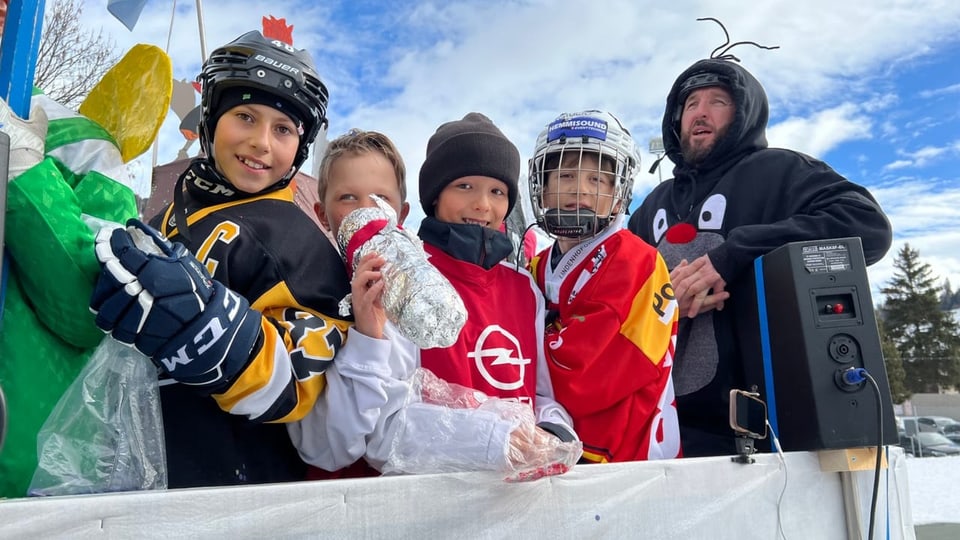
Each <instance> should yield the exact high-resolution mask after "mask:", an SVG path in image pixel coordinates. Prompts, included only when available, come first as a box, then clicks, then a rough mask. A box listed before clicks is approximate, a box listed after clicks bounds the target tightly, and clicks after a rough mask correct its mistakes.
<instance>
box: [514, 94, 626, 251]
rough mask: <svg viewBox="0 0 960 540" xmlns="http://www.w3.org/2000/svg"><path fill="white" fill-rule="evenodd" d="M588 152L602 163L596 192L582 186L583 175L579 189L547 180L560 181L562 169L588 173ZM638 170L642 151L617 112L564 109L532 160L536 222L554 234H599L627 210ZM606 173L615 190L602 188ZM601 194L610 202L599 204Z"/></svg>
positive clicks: (539, 142) (542, 135)
mask: <svg viewBox="0 0 960 540" xmlns="http://www.w3.org/2000/svg"><path fill="white" fill-rule="evenodd" d="M585 155H588V156H589V155H593V156H594V157H595V161H594V162H595V163H597V165H596V167H597V169H595V171H596V173H597V175H596V178H597V181H598V184H597V186H598V187H597V188H596V189H595V190H593V192H592V193H591V192H584V191H583V190H582V187H581V182H580V181H579V176H578V180H577V182H575V185H576V188H574V189H576V192H573V191H563V192H561V191H560V189H549V190H548V189H547V181H548V180H554V181H555V182H556V181H557V180H556V179H555V178H557V179H558V178H559V177H560V171H561V169H562V170H564V171H567V170H571V171H573V170H579V172H580V173H581V174H582V173H583V172H586V171H585V169H584V167H583V157H584V156H585ZM639 172H640V152H639V150H638V149H637V145H636V143H635V142H634V141H633V137H631V136H630V132H629V131H628V130H627V129H626V128H625V127H624V126H623V124H621V123H620V121H619V120H618V119H617V118H616V117H615V116H613V115H612V114H610V113H608V112H604V111H597V110H588V111H582V112H576V113H565V114H561V115H560V116H558V117H557V119H556V120H554V121H553V122H550V124H548V125H547V127H546V128H545V129H544V130H543V131H542V132H541V133H540V135H539V136H538V137H537V146H536V149H535V150H534V152H533V157H532V158H531V159H530V174H529V184H530V200H531V202H532V204H533V211H534V214H535V215H536V218H537V225H539V226H540V227H541V228H542V229H543V230H545V231H546V232H547V233H549V234H550V235H551V236H554V237H565V238H589V237H592V236H595V235H596V234H598V233H599V232H601V231H603V230H604V229H605V228H607V227H608V226H609V225H610V224H611V223H612V222H613V221H614V220H615V219H616V218H617V217H618V216H619V215H621V214H623V213H625V212H626V211H627V207H628V206H629V205H630V198H631V197H632V195H633V181H634V179H635V178H636V176H637V174H638V173H639ZM554 173H555V174H554ZM551 174H553V177H551ZM602 177H605V178H607V179H609V180H611V181H612V188H613V189H612V192H610V193H603V192H602V191H606V190H601V189H600V178H602ZM602 198H609V199H610V204H609V205H607V204H600V201H601V199H602ZM601 210H602V212H601V213H599V214H598V212H599V211H601Z"/></svg>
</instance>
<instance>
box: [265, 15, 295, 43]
mask: <svg viewBox="0 0 960 540" xmlns="http://www.w3.org/2000/svg"><path fill="white" fill-rule="evenodd" d="M263 37H265V38H267V39H279V40H280V41H282V42H284V43H286V44H287V45H293V25H292V24H291V25H290V26H287V20H286V19H277V18H276V17H274V16H273V15H270V18H269V19H268V18H266V17H264V18H263Z"/></svg>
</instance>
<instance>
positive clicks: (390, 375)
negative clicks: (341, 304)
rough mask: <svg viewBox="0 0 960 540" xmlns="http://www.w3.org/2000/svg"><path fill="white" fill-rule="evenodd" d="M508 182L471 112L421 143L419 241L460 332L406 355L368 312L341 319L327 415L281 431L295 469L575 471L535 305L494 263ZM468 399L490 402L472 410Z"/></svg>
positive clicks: (491, 141)
mask: <svg viewBox="0 0 960 540" xmlns="http://www.w3.org/2000/svg"><path fill="white" fill-rule="evenodd" d="M519 174H520V153H519V152H518V151H517V148H516V146H514V145H513V143H511V142H510V141H509V140H508V139H507V138H506V137H505V136H504V135H503V133H502V132H501V131H500V130H499V129H498V128H497V127H496V126H495V125H494V124H493V122H491V121H490V119H489V118H487V117H486V116H484V115H482V114H479V113H470V114H467V115H466V116H465V117H463V119H462V120H457V121H454V122H448V123H445V124H443V125H441V126H440V127H439V128H438V129H437V131H436V133H435V134H434V135H433V136H432V137H431V138H430V141H429V142H428V143H427V157H426V160H425V161H424V163H423V166H422V167H421V169H420V204H421V205H422V206H423V210H424V212H426V214H427V217H426V219H424V220H423V222H422V223H421V226H420V231H419V236H420V238H421V239H422V240H423V242H424V249H425V250H426V252H427V254H428V256H429V260H430V262H431V263H432V264H433V265H434V266H435V267H436V268H437V269H438V270H439V271H440V273H442V274H443V275H444V276H445V277H446V278H447V279H448V280H449V281H450V283H451V284H452V285H453V287H454V289H455V290H456V291H457V293H458V294H459V296H460V297H461V299H462V300H463V304H464V306H465V307H466V311H467V321H466V324H465V325H464V326H463V328H462V330H461V331H460V334H459V335H458V337H457V341H456V342H455V343H454V344H453V345H452V346H450V347H442V348H441V347H437V348H432V349H420V348H418V347H417V346H416V345H415V344H414V343H413V342H411V341H410V340H408V339H406V338H405V337H404V336H403V335H401V334H400V333H399V332H398V331H397V329H396V327H395V326H393V325H392V324H389V323H386V322H385V319H386V317H385V316H384V315H383V313H382V311H383V309H382V306H380V312H381V313H380V316H376V315H375V314H372V313H371V311H370V310H369V309H366V310H358V311H355V316H356V318H357V324H356V326H355V327H354V328H352V329H351V330H350V338H349V345H348V346H346V347H344V349H343V351H342V353H341V355H340V356H338V358H337V364H336V366H335V367H334V368H333V370H334V371H335V372H336V373H337V376H336V378H333V377H331V378H330V379H329V381H330V383H329V385H328V387H327V391H326V393H325V395H324V397H323V398H322V400H321V401H320V402H318V405H317V406H318V407H320V408H323V407H326V409H327V410H330V411H334V410H335V411H336V414H315V415H310V416H308V417H307V418H306V419H305V420H303V421H302V422H301V423H300V425H299V431H297V430H293V431H292V434H293V436H294V440H295V442H296V443H297V445H298V447H299V448H300V453H301V457H303V458H304V459H305V460H306V461H307V462H309V463H312V464H314V465H317V466H318V467H321V468H325V469H328V470H335V469H338V468H343V467H347V466H349V465H351V464H352V463H353V462H354V461H355V460H357V459H359V458H361V457H363V458H365V459H366V461H367V462H368V463H369V464H370V465H372V466H373V467H374V468H376V469H377V470H379V471H382V472H384V473H397V472H399V473H435V472H450V471H464V470H494V471H498V472H500V473H505V474H507V475H508V476H509V478H511V479H520V480H528V479H534V478H539V477H541V476H547V475H553V474H560V473H563V472H565V471H567V470H568V469H569V468H570V467H571V466H573V464H574V463H576V462H577V460H578V459H579V457H580V452H581V445H580V442H579V440H577V437H576V435H575V433H574V431H573V427H572V422H571V421H570V416H569V415H568V414H567V412H566V410H564V408H563V407H561V406H560V405H559V404H558V403H557V402H556V400H554V398H553V385H552V384H551V382H550V373H549V371H548V370H547V366H546V364H545V356H544V352H543V338H542V336H543V318H544V303H543V297H542V296H541V295H540V293H539V291H538V290H537V288H536V285H535V284H534V282H533V279H532V277H531V276H530V274H529V273H527V272H526V271H525V270H523V269H520V268H517V267H515V266H512V265H510V264H507V263H505V262H503V260H504V258H506V257H507V255H509V254H510V253H511V251H512V250H513V246H512V244H511V243H510V241H509V239H508V238H507V237H506V235H505V234H504V233H502V232H500V231H499V230H498V228H499V227H500V225H501V224H502V223H503V221H504V219H505V218H506V216H507V214H508V212H509V211H510V209H511V207H512V206H513V205H514V204H515V203H516V200H517V179H518V177H519ZM364 178H365V177H364V176H363V175H359V174H358V175H357V177H356V179H355V181H354V183H355V185H356V186H360V185H362V183H363V182H364V181H365V180H364ZM358 189H359V188H358ZM354 191H356V190H354ZM382 264H383V259H381V258H377V257H370V256H369V255H368V256H366V257H365V258H364V259H362V260H361V262H360V263H359V265H358V266H357V269H356V272H355V273H354V276H355V279H354V283H353V289H352V292H353V303H354V305H355V306H356V305H358V303H359V305H365V306H369V305H376V300H377V298H379V295H380V294H382V293H381V291H382V290H383V288H382V287H378V286H377V284H378V282H379V281H380V280H381V279H382V274H381V273H380V268H379V266H380V265H382ZM374 323H377V324H374ZM359 328H365V329H367V333H364V332H360V331H359V330H358V329H359ZM480 392H482V393H483V394H485V395H486V396H489V397H492V398H500V399H497V400H485V398H480V399H477V397H476V396H477V395H478V394H480ZM438 395H443V396H447V397H449V396H451V395H452V399H456V400H459V401H457V403H456V404H450V403H448V402H447V401H446V400H438V399H437V396H438ZM338 396H339V397H338ZM411 397H412V399H411ZM464 402H469V403H470V405H465V404H464ZM481 403H483V407H479V405H480V404H481ZM311 441H313V442H319V443H322V444H314V443H313V442H311Z"/></svg>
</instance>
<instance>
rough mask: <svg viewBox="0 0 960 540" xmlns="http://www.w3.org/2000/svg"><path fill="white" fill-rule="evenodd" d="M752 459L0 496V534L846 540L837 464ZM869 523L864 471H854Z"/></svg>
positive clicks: (900, 492)
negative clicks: (504, 475)
mask: <svg viewBox="0 0 960 540" xmlns="http://www.w3.org/2000/svg"><path fill="white" fill-rule="evenodd" d="M904 462H905V459H904V458H903V455H902V453H901V452H900V451H899V450H893V451H892V453H891V464H892V468H891V469H890V471H889V474H887V472H884V474H883V475H881V482H882V484H881V486H880V490H881V491H880V494H881V498H880V509H879V511H878V529H877V530H878V531H881V533H882V534H883V535H884V537H886V530H887V519H889V526H890V538H894V539H896V538H906V539H912V538H914V533H913V523H912V522H911V518H910V510H909V508H910V505H909V498H908V490H907V479H906V466H905V463H904ZM786 463H787V470H788V482H787V487H786V491H785V492H783V497H782V503H781V505H780V512H779V513H778V511H777V504H778V500H779V499H780V495H781V491H782V490H783V486H784V474H783V471H782V469H781V465H780V461H779V458H778V457H777V456H775V455H770V454H763V455H758V456H757V462H756V463H755V464H752V465H740V464H736V463H732V462H731V461H730V459H729V458H726V457H717V458H698V459H682V460H667V461H650V462H639V463H617V464H610V465H585V466H579V465H578V466H576V467H574V468H573V470H572V471H570V472H569V473H567V474H565V475H561V476H554V477H549V478H544V479H541V480H538V481H536V482H529V483H519V484H504V483H503V481H502V480H501V478H500V475H498V474H495V473H456V474H438V475H425V476H400V477H388V478H365V479H357V480H331V481H323V482H306V483H294V484H276V485H265V486H245V487H233V488H215V489H191V490H170V491H166V492H134V493H123V494H109V495H89V496H81V497H50V498H45V499H23V500H10V501H0V537H4V538H57V537H60V538H110V537H112V538H133V537H136V538H160V537H164V538H176V537H193V538H198V537H203V538H230V539H232V540H236V539H239V538H277V537H311V538H318V537H323V538H357V537H363V538H371V539H376V538H391V539H392V538H452V537H458V538H520V537H522V538H711V539H717V540H723V539H730V540H743V539H749V538H758V539H773V538H779V537H780V536H779V532H778V521H777V520H778V517H777V516H778V514H779V515H780V516H782V517H783V532H784V534H785V535H786V537H787V538H817V539H818V540H831V539H838V540H840V539H844V540H845V539H846V538H847V524H846V518H845V517H844V495H843V492H842V489H841V481H840V474H841V473H833V472H822V471H821V470H820V465H819V461H818V458H817V455H816V454H815V453H806V452H803V453H788V454H787V455H786ZM853 475H854V476H853V478H854V480H855V488H856V493H857V497H856V498H857V499H858V501H859V503H860V516H861V523H860V524H859V525H860V530H862V531H863V536H866V520H867V518H868V517H869V510H868V508H867V507H868V505H869V501H870V489H871V487H872V482H873V473H872V471H864V472H857V473H853Z"/></svg>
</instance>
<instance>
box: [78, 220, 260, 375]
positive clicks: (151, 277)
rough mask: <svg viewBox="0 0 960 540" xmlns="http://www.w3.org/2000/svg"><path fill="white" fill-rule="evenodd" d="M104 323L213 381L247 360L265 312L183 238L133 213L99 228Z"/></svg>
mask: <svg viewBox="0 0 960 540" xmlns="http://www.w3.org/2000/svg"><path fill="white" fill-rule="evenodd" d="M96 254H97V259H98V260H99V261H100V265H101V272H100V276H99V278H98V279H97V283H96V286H95V287H94V291H93V296H92V297H91V299H90V309H91V311H93V312H94V313H96V315H97V316H96V323H97V326H99V327H100V329H101V330H103V331H104V332H108V333H110V335H111V336H113V338H114V339H116V340H117V341H119V342H121V343H126V344H127V345H132V346H133V347H135V348H136V349H137V350H138V351H140V352H141V353H143V354H144V355H145V356H147V357H149V358H151V359H152V360H153V361H154V363H155V364H157V366H158V367H160V368H161V369H163V370H164V371H166V372H168V373H169V374H170V375H171V376H172V377H173V378H175V379H177V380H178V381H181V382H184V383H188V384H198V385H209V384H214V383H219V382H220V381H222V380H224V379H230V378H232V376H233V375H235V374H236V373H237V372H239V370H240V369H242V368H243V366H244V365H246V362H247V360H248V358H249V355H250V351H251V349H252V347H253V344H254V343H255V342H256V339H257V338H258V337H259V334H260V317H259V314H257V312H255V311H253V310H251V309H250V304H249V303H248V302H247V300H246V299H244V298H243V297H242V296H240V295H238V294H236V293H234V292H233V291H231V290H229V289H227V288H226V287H224V286H223V284H222V283H220V282H218V281H215V280H213V279H212V278H211V277H210V274H209V273H207V270H206V269H205V268H204V267H203V265H201V264H200V262H199V261H197V259H196V258H194V257H193V255H191V254H190V252H189V251H187V249H186V248H185V247H184V246H183V245H182V244H179V243H171V242H170V241H168V240H167V239H166V238H164V237H163V236H161V235H160V233H158V232H157V231H155V230H154V229H152V228H150V227H148V226H147V225H144V224H143V223H141V222H140V221H138V220H135V219H131V220H130V221H128V222H127V227H126V228H125V229H124V228H115V229H110V228H103V229H101V230H100V231H99V232H98V233H97V237H96Z"/></svg>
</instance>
